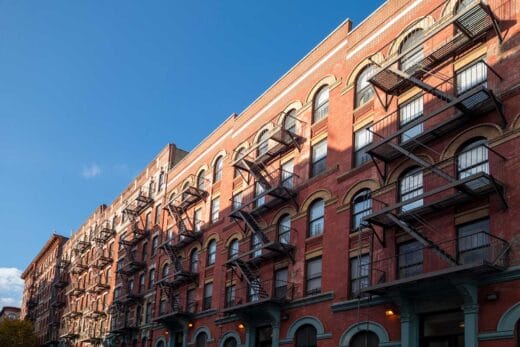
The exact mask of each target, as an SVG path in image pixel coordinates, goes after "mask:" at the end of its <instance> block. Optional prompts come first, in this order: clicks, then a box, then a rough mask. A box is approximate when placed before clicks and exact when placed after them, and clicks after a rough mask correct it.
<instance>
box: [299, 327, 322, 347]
mask: <svg viewBox="0 0 520 347" xmlns="http://www.w3.org/2000/svg"><path fill="white" fill-rule="evenodd" d="M316 335H317V331H316V328H315V327H313V326H312V325H310V324H305V325H302V326H301V327H299V328H298V330H296V333H295V334H294V339H295V347H316V346H317V344H316V340H317V338H316Z"/></svg>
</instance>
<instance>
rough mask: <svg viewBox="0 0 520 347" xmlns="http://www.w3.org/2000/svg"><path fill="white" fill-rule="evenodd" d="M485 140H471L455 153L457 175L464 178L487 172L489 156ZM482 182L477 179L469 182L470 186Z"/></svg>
mask: <svg viewBox="0 0 520 347" xmlns="http://www.w3.org/2000/svg"><path fill="white" fill-rule="evenodd" d="M488 154H489V153H488V148H487V141H486V140H485V139H477V140H473V141H471V142H469V143H467V144H466V145H464V146H463V147H462V148H461V150H460V151H459V153H458V155H457V176H458V178H459V179H464V178H467V177H470V176H472V175H475V174H478V173H481V172H483V173H486V174H489V157H488ZM480 184H482V183H480V182H478V181H474V182H470V183H468V184H467V185H468V186H469V187H470V188H478V186H479V185H480Z"/></svg>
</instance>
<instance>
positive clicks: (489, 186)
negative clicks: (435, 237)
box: [365, 172, 505, 227]
mask: <svg viewBox="0 0 520 347" xmlns="http://www.w3.org/2000/svg"><path fill="white" fill-rule="evenodd" d="M468 187H470V189H468ZM450 189H456V190H457V191H456V192H454V193H453V194H444V196H442V197H440V198H435V195H438V194H442V193H446V192H447V191H448V190H450ZM504 192H505V187H504V185H503V184H502V183H501V182H500V181H497V180H496V179H495V178H494V177H493V176H491V175H489V174H487V173H484V172H479V173H477V174H474V175H471V176H468V177H466V178H463V179H458V180H455V181H454V182H452V183H448V184H445V185H443V186H440V187H436V188H434V189H431V190H430V191H427V192H425V193H424V194H421V195H418V196H416V197H414V198H413V199H409V200H406V201H401V202H398V203H395V204H392V205H389V206H387V207H384V208H382V209H381V210H379V211H376V212H374V213H372V214H370V215H368V216H366V217H365V221H367V222H369V223H372V224H375V225H379V226H382V227H393V226H396V224H395V222H394V221H393V220H392V219H391V218H389V217H388V214H394V215H396V216H397V218H399V219H400V220H402V221H405V222H413V221H414V220H415V218H414V217H415V216H422V215H426V214H428V213H434V212H438V211H440V210H442V209H446V208H448V207H453V206H456V205H460V204H463V203H466V202H468V201H471V200H474V199H475V197H484V196H489V195H491V194H495V193H498V194H500V195H501V196H502V197H503V194H504ZM421 199H426V201H424V200H423V204H422V206H420V207H417V208H414V209H410V210H409V211H402V207H403V206H406V205H409V204H412V203H413V202H414V201H419V200H421Z"/></svg>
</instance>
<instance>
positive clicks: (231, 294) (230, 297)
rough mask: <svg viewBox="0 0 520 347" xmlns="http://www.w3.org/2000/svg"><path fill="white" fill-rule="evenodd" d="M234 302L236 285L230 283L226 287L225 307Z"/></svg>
mask: <svg viewBox="0 0 520 347" xmlns="http://www.w3.org/2000/svg"><path fill="white" fill-rule="evenodd" d="M235 304H236V286H235V285H231V286H227V287H226V302H225V306H226V307H231V306H234V305H235Z"/></svg>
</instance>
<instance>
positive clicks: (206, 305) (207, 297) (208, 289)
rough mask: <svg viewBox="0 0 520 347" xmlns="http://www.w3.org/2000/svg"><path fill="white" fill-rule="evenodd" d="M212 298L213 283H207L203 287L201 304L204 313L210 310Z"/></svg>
mask: <svg viewBox="0 0 520 347" xmlns="http://www.w3.org/2000/svg"><path fill="white" fill-rule="evenodd" d="M212 297H213V283H207V284H206V285H205V286H204V302H203V309H204V311H206V310H209V309H210V308H211V299H212Z"/></svg>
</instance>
